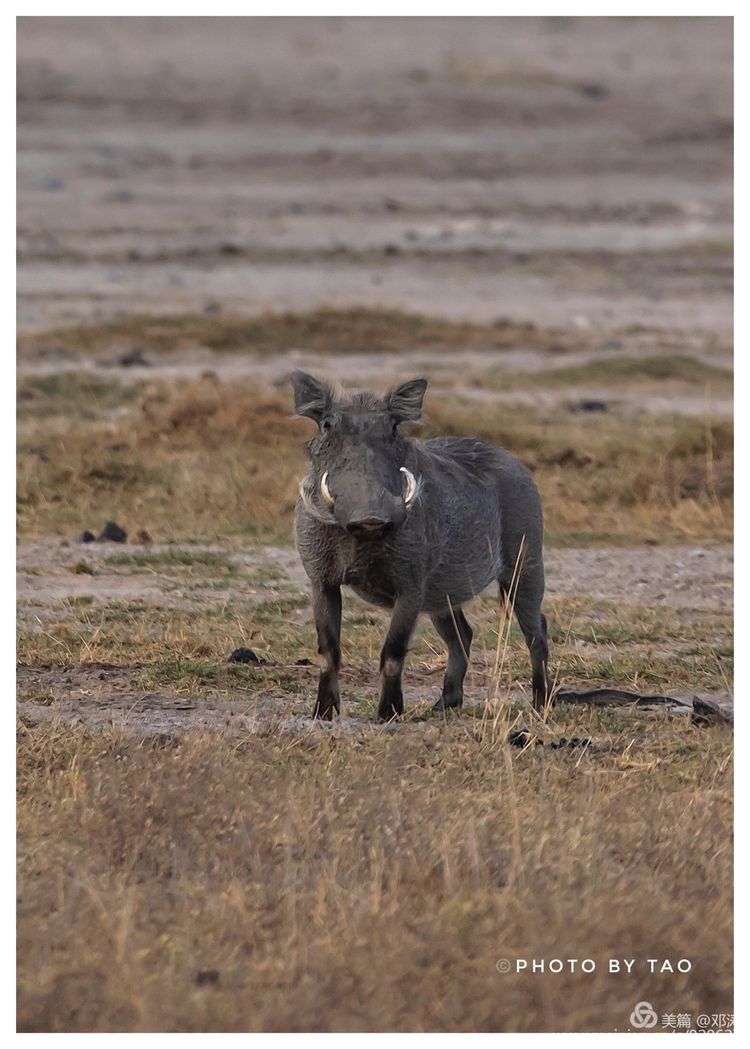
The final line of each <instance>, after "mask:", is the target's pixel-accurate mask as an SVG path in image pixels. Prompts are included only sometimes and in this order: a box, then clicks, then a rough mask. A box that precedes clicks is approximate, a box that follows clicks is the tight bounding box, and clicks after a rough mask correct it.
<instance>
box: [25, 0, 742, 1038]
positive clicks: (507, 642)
mask: <svg viewBox="0 0 750 1049" xmlns="http://www.w3.org/2000/svg"><path fill="white" fill-rule="evenodd" d="M18 95H19V102H18V327H19V341H18V353H17V366H18V376H19V378H18V508H19V517H18V520H19V525H18V546H17V566H18V575H17V580H18V582H17V598H18V668H17V683H18V728H19V783H20V787H19V886H20V887H21V893H20V897H19V919H18V921H19V997H18V1001H19V1021H18V1022H19V1027H20V1028H21V1029H23V1030H61V1031H73V1030H117V1031H124V1030H157V1029H158V1030H172V1031H176V1030H191V1031H192V1030H195V1031H201V1030H235V1031H240V1030H242V1031H248V1030H292V1029H293V1030H297V1029H299V1030H381V1029H383V1030H425V1031H426V1030H450V1031H458V1030H487V1031H496V1032H497V1031H527V1030H547V1031H554V1030H570V1031H584V1030H585V1031H600V1030H607V1031H608V1030H623V1029H625V1030H627V1029H629V1027H628V1016H629V1013H630V1011H631V1009H632V1007H633V1006H634V1005H635V1003H636V1002H638V1001H641V1000H644V999H647V1000H651V999H653V1001H654V1005H655V1007H656V1008H657V1009H658V1010H659V1011H660V1013H667V1012H669V1011H674V1012H679V1011H682V1010H690V1011H692V1013H693V1014H695V1015H697V1014H698V1013H699V1012H708V1013H709V1014H718V1013H722V1014H724V1013H731V996H732V973H731V965H732V960H731V908H730V904H729V899H730V895H731V852H730V849H731V831H732V796H731V790H732V785H731V760H732V734H731V730H730V729H728V728H727V727H726V726H713V727H710V728H705V727H702V728H701V727H697V726H696V725H694V724H693V723H692V721H691V719H690V718H689V717H685V716H683V715H678V714H677V712H676V711H674V710H671V709H668V708H661V709H641V708H636V707H635V706H633V707H625V708H622V709H617V710H609V709H605V710H599V709H595V708H592V707H586V706H583V705H580V704H571V705H563V704H561V705H560V706H559V707H558V708H556V709H555V710H554V711H552V712H551V713H550V716H549V718H548V720H547V721H546V722H544V723H542V722H541V721H540V719H539V718H537V717H536V716H535V715H534V714H533V712H532V711H531V709H530V704H529V681H528V676H529V670H528V656H527V653H526V650H525V646H524V644H523V640H522V638H521V637H520V635H519V634H518V633H517V631H516V629H515V628H512V629H511V628H510V627H509V625H508V622H507V620H506V619H505V618H504V617H503V615H502V613H501V612H500V611H499V609H498V605H497V601H496V598H495V596H494V595H492V594H484V595H480V596H479V597H478V598H477V599H476V600H475V602H474V603H473V605H472V606H471V609H470V610H468V616H469V619H470V621H471V623H472V626H473V628H474V631H475V635H474V646H473V649H472V664H471V669H470V672H469V675H468V677H467V702H466V705H465V708H464V709H463V711H462V712H461V713H460V714H458V715H453V714H452V715H450V716H449V717H443V716H440V717H438V716H435V715H432V714H431V711H430V708H431V705H432V703H433V702H434V700H435V699H436V698H437V696H438V695H439V691H440V682H441V679H442V673H443V670H444V666H445V655H444V651H443V647H442V645H441V644H439V643H438V639H437V637H436V636H435V635H434V634H433V633H432V632H431V630H430V629H429V628H428V626H426V625H422V626H421V627H420V628H419V629H418V631H417V633H416V636H415V639H414V642H413V645H412V650H411V651H410V654H409V659H408V665H407V671H406V674H405V698H406V707H407V714H406V717H405V719H404V720H403V721H402V722H401V723H400V724H389V725H379V724H378V723H377V721H376V709H377V689H378V675H377V662H378V653H379V649H380V645H381V644H382V638H383V635H384V632H385V630H386V626H387V620H386V619H385V616H384V614H383V613H381V612H380V611H378V610H373V609H371V608H368V607H367V606H365V605H364V604H363V603H362V602H361V601H359V600H357V599H355V598H353V597H351V596H350V595H347V596H346V598H345V614H344V630H343V645H344V670H343V673H342V699H343V710H342V716H341V718H339V719H337V720H336V721H334V723H333V724H332V725H331V724H325V725H321V724H320V723H313V722H312V721H311V720H310V718H309V713H310V710H311V708H312V703H313V697H314V693H315V682H316V676H317V662H316V652H315V641H314V629H313V624H312V622H311V612H310V607H309V597H308V593H307V585H306V580H305V577H304V573H303V571H302V568H301V565H300V563H299V560H298V558H297V555H296V552H295V551H294V548H293V546H292V545H291V526H290V521H291V514H292V508H293V505H294V499H295V497H296V491H297V483H298V479H299V473H300V471H301V470H302V469H303V463H304V455H303V446H304V441H305V440H307V439H309V433H308V432H307V430H306V429H305V424H304V421H302V422H301V421H300V420H296V421H294V420H291V419H290V400H289V391H288V387H287V383H288V377H289V373H290V371H291V370H292V369H293V368H297V367H302V368H304V369H305V370H308V371H311V372H313V373H315V374H320V375H324V376H327V377H328V378H330V379H331V380H332V381H333V382H335V383H338V384H339V385H340V386H342V387H343V388H345V389H351V388H358V387H359V388H361V387H374V388H377V389H382V388H384V387H385V386H386V385H388V384H390V383H393V382H395V381H400V380H403V379H404V378H406V377H409V376H410V375H413V374H425V375H427V376H428V377H429V380H430V386H429V390H428V396H427V401H426V421H425V426H426V430H425V431H424V432H425V433H427V435H428V436H429V435H431V434H434V433H444V432H451V433H458V434H472V435H474V436H481V437H483V438H485V439H487V440H489V441H491V442H493V443H502V444H504V445H505V446H506V447H509V448H510V449H511V450H512V451H514V452H515V453H516V454H517V455H519V456H520V457H521V458H522V459H523V460H524V462H526V463H527V464H528V465H529V466H530V467H531V469H532V470H533V472H534V474H535V477H536V480H537V482H538V484H539V487H540V491H541V493H542V497H543V502H544V506H545V526H546V535H547V543H546V552H545V561H546V575H547V596H546V610H547V616H548V619H549V621H550V637H551V650H552V669H553V673H554V675H555V679H556V685H560V686H563V687H577V688H581V689H587V688H594V687H611V688H620V689H623V688H624V689H628V690H629V691H632V692H634V693H654V692H658V693H660V694H665V695H669V696H672V697H674V698H675V699H676V700H678V701H680V702H681V703H682V704H686V705H687V707H684V708H683V714H684V710H685V709H688V708H689V705H690V703H691V702H692V700H693V698H694V697H696V696H697V697H706V698H710V699H714V700H717V701H719V702H720V703H721V704H722V705H723V706H724V708H725V709H729V708H731V705H732V702H733V685H732V665H733V647H732V576H733V552H732V546H731V540H732V470H733V461H732V454H733V426H732V420H733V388H732V366H733V333H732V251H733V248H732V237H733V215H732V24H731V21H730V20H729V19H719V18H717V19H711V18H682V19H662V18H651V19H645V18H567V19H561V18H534V19H527V18H512V19H478V18H453V19H415V18H414V19H413V18H403V19H354V18H347V19H338V18H315V19H265V18H264V19H240V20H235V19H213V18H205V19H200V20H193V19H189V18H179V19H142V18H115V19H110V18H87V19H73V18H64V19H48V18H21V19H19V22H18ZM109 519H113V520H116V521H118V523H120V524H122V525H124V526H125V527H126V528H127V531H128V542H127V543H125V544H117V543H107V542H87V543H81V542H79V541H78V537H79V535H80V533H81V532H82V531H83V530H84V529H94V531H98V529H99V528H100V527H101V525H102V524H103V523H104V522H105V521H107V520H109ZM240 646H243V647H249V648H251V649H252V650H253V651H254V652H255V653H256V655H257V658H258V660H259V662H258V663H256V664H253V665H242V664H236V663H229V662H228V661H227V658H228V656H229V654H230V653H231V652H232V651H233V650H234V649H236V648H238V647H240ZM519 727H523V728H525V729H527V730H533V733H535V734H538V741H539V745H538V746H537V745H536V738H537V737H536V735H534V738H533V740H532V743H531V744H530V745H529V746H528V747H526V748H525V749H516V748H511V747H510V746H508V745H507V742H506V741H507V738H508V732H509V731H510V730H511V729H513V728H519ZM583 737H585V746H584V747H583V749H581V748H580V747H579V746H578V745H576V746H575V747H573V748H567V746H565V747H563V746H561V747H560V748H559V749H551V748H554V747H555V746H557V744H559V743H560V741H561V740H562V742H563V743H565V741H566V740H568V741H569V740H570V739H571V738H572V739H574V740H575V739H580V738H583ZM542 744H546V746H545V745H542ZM448 801H450V804H448ZM644 813H645V814H646V817H645V818H644ZM165 857H167V858H166V859H165ZM207 884H210V885H211V887H212V891H211V892H206V885H207ZM676 887H679V892H677V891H675V890H676ZM426 900H428V901H429V906H425V905H424V903H425V901H426ZM394 944H399V945H400V946H399V948H398V949H397V950H395V949H394ZM576 951H578V952H579V953H580V952H581V951H584V952H587V951H590V952H595V953H596V952H598V956H599V957H600V958H601V959H604V958H606V957H607V956H608V954H611V953H612V952H615V953H617V952H621V953H622V952H624V953H626V954H627V953H629V954H630V955H632V956H634V957H635V956H638V957H639V958H645V956H646V955H648V956H649V957H651V956H653V955H654V954H656V953H658V954H659V956H662V955H672V956H673V957H675V958H677V957H680V956H682V955H686V954H688V953H690V954H691V955H692V956H693V957H694V958H695V960H696V966H695V970H694V971H693V972H692V973H691V974H690V975H688V976H684V977H683V976H679V977H676V978H675V980H665V981H661V982H659V983H655V982H654V979H653V977H650V978H649V977H648V976H647V975H634V976H633V977H632V978H631V977H628V978H627V979H626V980H625V981H623V982H617V981H613V980H612V978H611V977H609V976H608V975H607V974H606V973H605V972H600V973H598V974H597V975H596V977H594V978H592V980H591V981H590V982H588V983H586V982H583V981H581V979H580V975H570V974H568V975H566V976H564V977H562V978H559V979H558V978H557V977H554V976H551V975H549V974H547V975H546V976H544V977H543V978H540V980H539V981H538V982H534V981H531V980H529V979H526V978H525V977H524V976H523V975H521V976H517V977H516V976H510V977H508V978H507V979H506V978H504V977H502V976H499V975H498V973H500V972H502V970H497V969H496V968H495V965H496V962H497V959H498V958H499V957H500V956H501V955H503V954H505V955H507V956H508V957H513V958H515V957H516V956H517V955H518V956H520V955H521V954H523V953H524V952H526V953H528V954H529V955H530V956H531V954H532V953H533V952H536V953H537V954H538V955H546V956H547V957H552V956H553V954H554V955H555V956H557V955H562V956H566V954H568V953H570V952H574V953H575V952H576ZM72 957H75V964H72V962H71V958H72ZM504 979H505V983H503V980H504ZM420 981H422V982H421V983H420Z"/></svg>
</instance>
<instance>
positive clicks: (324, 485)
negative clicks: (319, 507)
mask: <svg viewBox="0 0 750 1049" xmlns="http://www.w3.org/2000/svg"><path fill="white" fill-rule="evenodd" d="M320 491H321V493H322V495H323V498H324V499H325V501H326V502H327V503H328V505H329V506H333V504H334V502H335V500H334V498H333V496H332V495H331V489H330V488H329V487H328V471H327V470H326V472H325V473H324V474H323V476H322V477H321V479H320Z"/></svg>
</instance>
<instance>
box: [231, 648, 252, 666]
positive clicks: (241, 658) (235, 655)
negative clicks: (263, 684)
mask: <svg viewBox="0 0 750 1049" xmlns="http://www.w3.org/2000/svg"><path fill="white" fill-rule="evenodd" d="M227 662H228V663H253V664H255V665H256V666H260V660H259V659H258V657H257V656H256V654H255V653H254V652H253V650H252V648H235V650H234V652H232V654H231V656H230V657H229V659H228V660H227Z"/></svg>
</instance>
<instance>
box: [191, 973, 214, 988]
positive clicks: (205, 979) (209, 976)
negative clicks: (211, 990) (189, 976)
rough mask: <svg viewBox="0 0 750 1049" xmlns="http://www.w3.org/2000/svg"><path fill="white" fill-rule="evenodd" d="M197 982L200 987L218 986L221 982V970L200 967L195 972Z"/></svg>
mask: <svg viewBox="0 0 750 1049" xmlns="http://www.w3.org/2000/svg"><path fill="white" fill-rule="evenodd" d="M195 982H196V983H197V985H198V986H199V987H216V985H217V984H218V982H219V970H218V969H199V970H198V972H197V973H196V974H195Z"/></svg>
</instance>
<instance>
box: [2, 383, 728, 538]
mask: <svg viewBox="0 0 750 1049" xmlns="http://www.w3.org/2000/svg"><path fill="white" fill-rule="evenodd" d="M77 383H78V385H76V384H77ZM39 385H40V383H39V380H37V379H26V380H24V381H23V383H22V385H21V402H20V406H21V417H20V424H19V468H18V487H19V514H20V518H19V527H20V530H21V532H22V533H26V534H32V535H33V534H49V533H57V534H61V533H62V534H66V533H67V534H68V535H69V536H70V537H72V535H74V534H76V533H77V532H79V531H80V530H81V529H82V528H84V527H89V522H96V521H97V520H98V519H100V518H101V516H102V513H103V510H102V508H103V507H106V508H107V509H106V515H108V516H109V517H113V518H115V519H118V520H119V519H120V518H121V519H122V520H123V521H124V522H127V524H128V525H129V527H130V529H131V530H133V531H134V530H137V529H139V528H145V529H146V530H147V531H148V532H149V533H150V534H152V535H154V536H157V537H158V538H160V539H180V540H185V539H195V538H206V537H214V536H216V535H221V534H224V535H246V536H247V535H249V536H253V537H258V538H263V539H265V540H266V541H274V540H276V541H289V539H290V528H291V517H292V510H293V506H294V501H295V499H296V493H297V482H298V479H299V477H300V475H301V472H302V471H303V470H304V464H305V453H304V444H305V441H306V439H307V438H308V436H309V425H308V424H306V423H305V422H304V421H303V420H299V419H293V418H291V417H290V407H289V399H288V397H287V396H286V395H285V394H284V393H281V392H278V391H274V390H270V389H265V390H264V389H258V386H257V384H256V383H254V382H253V381H251V380H249V379H248V380H242V381H234V382H231V383H230V382H226V383H225V382H220V381H218V380H217V379H216V377H211V376H209V377H207V378H204V379H202V380H195V381H190V380H173V381H172V382H165V381H156V382H153V383H149V384H147V385H144V386H143V387H137V388H135V389H134V388H133V386H130V385H126V386H122V387H118V386H115V387H113V385H112V384H111V383H110V382H107V383H105V384H104V385H103V386H101V387H99V386H97V385H96V384H93V386H92V380H91V378H90V377H88V376H85V375H83V376H80V377H78V378H76V377H75V376H72V375H68V376H66V378H65V380H64V382H60V383H59V384H55V383H53V382H51V381H48V382H46V384H45V385H44V388H43V392H42V393H41V394H40V393H38V392H35V391H38V390H39ZM92 389H93V392H92ZM117 389H119V390H120V391H121V393H122V396H121V399H120V401H119V403H118V402H117V398H116V392H115V391H116V390H117ZM37 397H42V398H43V402H42V405H40V406H37V400H36V398H37ZM96 397H98V398H99V402H98V403H99V405H100V407H99V409H98V412H97V414H96V415H95V417H92V415H93V413H92V409H91V403H92V398H96ZM81 400H83V401H86V402H87V403H88V404H89V409H88V411H87V412H86V411H83V412H80V411H78V410H77V405H78V403H79V402H80V401H81ZM420 433H421V434H422V435H423V436H426V437H429V436H431V435H432V434H444V433H454V434H467V435H472V436H476V437H480V438H483V439H485V440H488V441H491V442H493V443H496V444H500V445H503V446H505V447H507V448H509V449H510V450H511V451H513V452H514V453H515V454H517V455H519V457H520V458H521V459H523V460H524V461H525V462H526V463H527V464H528V465H529V466H530V467H531V468H532V469H533V471H534V473H535V476H536V478H537V481H538V483H539V486H540V489H541V492H542V497H543V501H544V505H545V510H546V519H547V531H548V536H549V538H550V539H551V540H552V541H553V542H555V541H556V542H567V543H587V542H592V541H602V542H603V541H629V542H637V541H642V540H644V539H651V540H656V539H658V540H661V541H664V540H670V539H677V540H678V541H679V540H682V541H684V540H693V541H702V540H706V539H710V540H714V541H715V540H716V539H726V538H728V537H729V536H730V534H731V497H732V483H731V478H732V450H733V449H732V443H733V431H732V426H731V423H730V422H729V421H727V420H711V419H697V418H690V417H684V416H680V415H665V416H658V415H647V414H645V413H644V414H642V415H634V414H627V415H624V414H623V415H621V414H617V413H612V412H610V413H603V414H596V415H592V416H585V415H578V414H573V413H571V412H569V411H568V410H567V409H565V408H557V409H550V410H548V411H544V410H540V409H536V410H532V409H529V408H518V409H514V408H513V406H509V405H503V406H498V405H477V404H476V403H473V402H471V401H470V400H467V399H464V398H462V397H461V395H460V392H459V394H458V395H457V396H456V395H448V394H446V393H445V392H444V391H438V390H436V391H435V392H434V393H433V395H432V397H431V399H430V401H429V410H428V414H427V417H426V420H425V426H424V427H423V428H422V430H421V431H420Z"/></svg>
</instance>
